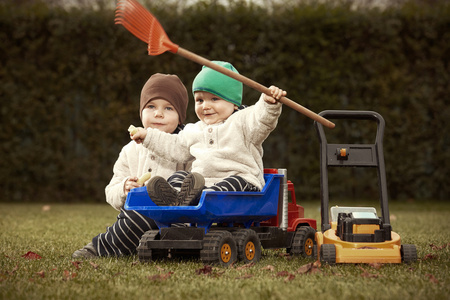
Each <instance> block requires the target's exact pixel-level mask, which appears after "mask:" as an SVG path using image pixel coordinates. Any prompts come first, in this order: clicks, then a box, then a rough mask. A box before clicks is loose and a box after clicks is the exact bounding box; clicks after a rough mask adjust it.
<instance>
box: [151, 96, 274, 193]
mask: <svg viewBox="0 0 450 300" xmlns="http://www.w3.org/2000/svg"><path fill="white" fill-rule="evenodd" d="M281 106H282V105H281V103H277V104H268V103H266V102H265V101H264V100H263V98H262V95H261V97H260V99H259V101H258V102H257V103H256V104H255V105H253V106H250V107H248V108H246V109H243V110H239V111H237V112H235V113H234V114H232V115H231V116H230V117H229V118H228V119H227V120H226V121H225V122H223V123H220V124H213V125H207V124H205V123H203V122H202V121H199V122H197V123H194V124H188V125H186V127H185V128H184V129H183V130H182V131H181V132H180V133H178V134H176V135H170V134H167V133H164V132H161V131H159V130H154V129H151V128H149V129H147V136H146V138H145V140H144V142H143V145H144V146H145V147H146V148H148V149H150V150H151V151H154V152H155V153H156V154H157V155H158V156H161V157H164V158H166V159H168V160H171V161H173V162H174V163H175V162H189V161H192V172H197V173H200V174H202V175H203V176H204V177H205V181H206V183H205V184H206V186H211V185H214V183H216V182H218V181H220V180H221V179H223V178H226V177H228V176H231V175H238V176H241V177H242V178H244V179H245V180H247V181H248V182H250V183H252V184H253V185H255V186H257V187H259V188H260V189H262V187H263V186H264V168H263V161H262V157H263V148H262V143H263V141H264V140H265V139H266V138H267V137H268V136H269V134H270V132H271V131H272V130H273V129H275V127H276V125H277V122H278V117H279V116H280V114H281Z"/></svg>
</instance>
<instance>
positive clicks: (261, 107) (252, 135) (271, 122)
mask: <svg viewBox="0 0 450 300" xmlns="http://www.w3.org/2000/svg"><path fill="white" fill-rule="evenodd" d="M270 89H271V91H272V92H273V95H274V96H275V97H270V96H267V95H266V94H261V97H260V98H259V100H258V101H257V102H256V103H255V105H253V107H252V109H251V110H248V111H247V112H246V110H247V109H244V110H243V112H244V115H243V116H242V117H243V118H244V124H245V125H244V126H245V127H246V130H245V131H246V132H248V133H249V134H247V136H248V137H249V141H250V142H251V143H253V144H260V143H262V142H263V141H264V140H265V139H266V138H267V137H268V136H269V134H270V132H272V131H273V130H274V129H275V127H276V126H277V123H278V117H279V116H280V114H281V108H282V104H281V103H280V102H278V101H277V100H276V99H279V98H281V96H285V95H286V92H285V91H283V90H281V89H279V88H277V87H274V86H271V87H270Z"/></svg>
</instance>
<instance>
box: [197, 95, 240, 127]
mask: <svg viewBox="0 0 450 300" xmlns="http://www.w3.org/2000/svg"><path fill="white" fill-rule="evenodd" d="M194 100H195V113H196V114H197V117H198V118H199V119H200V120H201V121H203V122H205V123H206V124H208V125H211V124H216V123H220V122H223V121H225V120H226V119H228V117H229V116H231V114H232V113H233V112H234V111H235V110H236V109H237V108H238V107H237V106H236V105H234V104H233V103H231V102H228V101H226V100H223V99H222V98H220V97H218V96H216V95H214V94H211V93H208V92H195V94H194Z"/></svg>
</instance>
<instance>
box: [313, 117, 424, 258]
mask: <svg viewBox="0 0 450 300" xmlns="http://www.w3.org/2000/svg"><path fill="white" fill-rule="evenodd" d="M319 115H321V116H323V117H324V118H328V119H348V120H369V121H374V122H376V123H377V133H376V138H375V143H374V144H329V143H328V142H327V139H326V136H325V132H324V128H323V126H322V125H321V124H319V123H317V122H315V127H316V130H317V133H318V135H319V140H320V185H321V219H322V220H321V221H322V228H321V231H318V232H317V233H316V242H317V250H318V258H319V259H320V261H321V262H322V263H328V264H330V265H334V264H337V263H402V262H404V263H410V262H413V261H415V260H416V259H417V250H416V246H415V245H408V244H406V245H402V243H401V239H400V236H399V235H398V234H397V233H395V232H393V231H392V228H391V225H390V219H389V208H388V194H387V183H386V173H385V165H384V154H383V134H384V128H385V121H384V119H383V117H382V116H381V115H380V114H378V113H376V112H373V111H344V110H328V111H323V112H321V113H320V114H319ZM329 167H372V168H377V171H378V183H379V184H378V186H379V189H380V208H381V217H379V216H378V215H377V212H376V209H375V208H373V207H339V206H333V207H331V209H330V213H331V220H330V217H329V213H328V209H329V189H328V168H329Z"/></svg>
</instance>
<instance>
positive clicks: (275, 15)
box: [0, 0, 450, 202]
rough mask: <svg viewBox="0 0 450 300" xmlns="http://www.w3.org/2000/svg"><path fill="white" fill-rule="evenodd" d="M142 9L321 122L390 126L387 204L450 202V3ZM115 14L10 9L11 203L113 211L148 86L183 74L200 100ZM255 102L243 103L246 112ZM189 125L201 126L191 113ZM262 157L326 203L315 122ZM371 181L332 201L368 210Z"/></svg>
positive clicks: (184, 42)
mask: <svg viewBox="0 0 450 300" xmlns="http://www.w3.org/2000/svg"><path fill="white" fill-rule="evenodd" d="M141 3H144V5H145V6H146V7H147V8H148V9H149V10H150V11H152V13H153V14H154V15H155V16H156V17H157V18H158V20H159V21H160V22H161V24H162V26H163V27H164V29H165V31H166V32H167V34H168V36H169V37H170V39H171V40H172V41H173V42H175V43H177V44H179V45H180V46H182V47H183V48H185V49H189V50H190V51H192V52H194V53H197V54H199V55H201V56H204V57H206V58H208V59H211V60H226V61H229V62H232V63H233V64H234V65H235V67H236V68H237V69H238V70H239V71H240V73H241V74H243V75H245V76H247V77H249V78H252V79H254V80H255V81H257V82H260V83H262V84H264V85H266V86H269V85H271V84H275V85H277V86H280V87H282V88H283V89H285V90H287V91H288V97H289V98H290V99H292V100H294V101H297V102H299V103H300V104H302V105H304V106H306V107H308V108H310V109H311V110H313V111H315V112H320V111H322V110H326V109H352V110H353V109H357V110H374V111H377V112H379V113H381V114H382V115H383V116H384V118H385V119H386V124H387V128H386V132H385V138H384V146H385V148H384V149H385V159H386V166H387V179H388V190H389V193H390V197H391V198H392V199H396V200H409V199H438V200H447V199H448V195H449V185H448V179H447V175H448V171H449V169H450V168H449V164H450V153H449V151H448V149H449V143H450V142H449V134H448V132H449V129H450V128H449V127H450V125H449V122H448V120H449V118H450V111H449V108H448V104H449V101H448V99H449V95H450V87H449V81H450V65H449V59H450V31H449V30H448V29H449V28H450V4H449V3H448V1H444V0H435V1H414V0H409V1H397V2H396V3H395V5H394V4H393V5H391V6H389V7H386V8H385V9H377V8H368V7H366V8H359V9H354V8H353V6H352V4H353V3H354V1H332V2H327V1H325V2H323V3H317V2H315V1H311V2H303V1H289V2H284V3H283V5H280V4H277V2H273V3H271V5H267V1H266V2H264V3H266V6H264V7H263V6H259V5H257V4H252V3H247V2H245V1H239V0H234V1H232V0H230V1H228V2H227V3H225V4H226V5H222V4H220V3H217V2H216V1H200V2H196V3H195V4H193V5H190V6H187V5H184V6H177V2H170V3H167V2H166V3H164V1H157V0H153V1H147V2H141ZM107 4H110V3H108V2H106V1H98V2H96V5H90V6H75V7H65V6H61V5H59V3H58V1H0V41H1V42H0V64H1V68H0V79H1V80H0V99H1V103H2V105H1V109H0V124H1V125H0V126H1V129H2V130H0V154H1V155H0V169H1V172H0V201H3V202H9V201H13V202H27V201H33V202H36V201H54V202H93V201H95V202H103V201H104V192H103V188H104V186H106V184H107V183H108V182H109V180H110V177H111V176H112V166H113V164H114V162H115V160H116V158H117V156H118V154H119V151H120V149H121V147H122V146H123V145H125V144H126V143H127V142H128V141H129V137H128V132H127V128H128V126H129V124H135V125H138V124H140V121H139V115H138V107H139V104H138V103H139V100H138V99H139V94H140V89H141V88H142V86H143V84H144V83H145V81H146V80H147V79H148V77H149V76H151V75H152V74H154V73H156V72H163V73H173V74H177V75H178V76H179V77H180V78H181V79H182V81H183V82H184V83H185V84H186V86H187V88H188V90H190V88H191V84H192V80H193V78H194V77H195V75H196V73H197V72H198V71H199V70H200V66H198V65H196V64H195V63H193V62H190V61H187V60H185V59H184V58H181V57H178V56H177V55H174V54H172V53H165V54H162V55H159V56H156V57H151V56H148V55H147V52H146V50H147V48H146V44H145V43H142V42H141V41H140V40H138V39H137V38H135V37H134V36H133V35H131V34H130V33H129V32H128V31H126V30H125V29H124V28H123V27H122V26H119V25H114V21H113V20H114V7H111V5H107ZM258 97H259V93H257V92H255V91H252V90H250V89H248V88H245V89H244V101H245V102H246V103H247V104H252V103H254V102H255V101H256V99H257V98H258ZM187 121H188V122H194V121H196V116H195V114H194V112H193V105H191V104H190V105H189V108H188V119H187ZM332 134H333V136H336V137H335V138H336V139H337V140H338V141H343V140H346V139H350V136H353V137H356V138H357V139H358V142H365V143H367V142H370V143H371V142H373V138H374V137H373V128H372V127H371V126H370V125H367V126H366V125H363V124H356V125H355V124H346V123H345V124H340V123H338V126H337V128H336V129H335V130H334V131H333V132H332ZM333 138H334V137H333ZM264 149H265V158H264V160H265V165H266V166H268V167H276V168H287V169H288V177H289V178H290V179H291V180H292V181H293V182H294V183H295V184H296V192H297V197H300V199H309V200H318V199H319V194H320V186H319V144H318V139H317V137H316V133H315V130H314V126H313V122H312V121H311V120H310V119H308V118H306V117H304V116H302V115H300V114H299V113H297V112H295V111H293V110H292V109H290V108H288V107H285V108H284V110H283V113H282V115H281V117H280V120H279V125H278V127H277V129H276V130H275V132H273V133H272V135H271V136H270V137H269V138H268V139H267V141H266V142H265V144H264ZM374 176H376V175H375V173H373V172H370V171H367V172H366V171H365V170H361V169H351V170H342V171H341V170H339V171H336V172H332V173H331V174H330V183H333V184H334V183H337V184H334V186H333V188H332V193H333V195H334V196H336V197H341V198H345V197H347V198H349V199H356V197H361V196H360V195H363V197H366V196H367V197H368V196H369V195H372V194H373V193H376V190H377V186H376V183H375V182H376V180H375V179H376V178H375V177H374ZM355 184H356V185H357V187H355Z"/></svg>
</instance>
